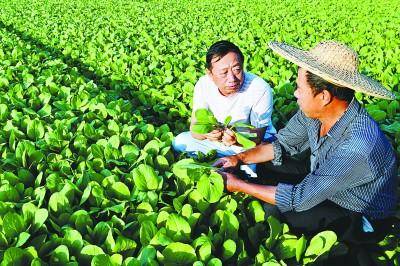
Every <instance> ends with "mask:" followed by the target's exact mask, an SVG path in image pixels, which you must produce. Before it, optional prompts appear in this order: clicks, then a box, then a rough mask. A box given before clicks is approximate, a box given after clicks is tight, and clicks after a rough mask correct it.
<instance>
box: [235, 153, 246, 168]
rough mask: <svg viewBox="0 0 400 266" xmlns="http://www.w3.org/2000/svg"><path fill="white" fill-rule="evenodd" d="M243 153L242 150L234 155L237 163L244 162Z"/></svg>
mask: <svg viewBox="0 0 400 266" xmlns="http://www.w3.org/2000/svg"><path fill="white" fill-rule="evenodd" d="M244 155H245V154H244V153H243V152H242V153H238V154H236V155H234V156H235V157H236V159H237V160H238V163H239V165H240V164H245V158H244V157H245V156H244Z"/></svg>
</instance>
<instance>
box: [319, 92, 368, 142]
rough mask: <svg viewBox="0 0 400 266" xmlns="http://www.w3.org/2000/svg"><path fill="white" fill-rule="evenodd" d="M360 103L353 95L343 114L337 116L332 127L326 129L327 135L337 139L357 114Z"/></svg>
mask: <svg viewBox="0 0 400 266" xmlns="http://www.w3.org/2000/svg"><path fill="white" fill-rule="evenodd" d="M360 108H361V105H360V104H359V103H358V101H357V100H356V98H355V97H354V98H353V100H351V102H350V104H349V106H348V107H347V109H346V111H345V112H344V114H343V115H342V116H341V117H340V118H339V120H338V121H337V122H336V123H335V124H334V125H333V127H332V128H331V129H330V130H329V131H328V133H327V135H328V136H329V137H332V138H335V139H338V138H340V137H341V136H342V135H343V132H344V131H345V130H346V129H347V127H348V126H349V125H350V123H351V121H353V119H354V118H355V117H356V116H357V114H359V112H360Z"/></svg>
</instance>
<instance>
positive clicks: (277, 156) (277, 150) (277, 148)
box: [271, 140, 282, 165]
mask: <svg viewBox="0 0 400 266" xmlns="http://www.w3.org/2000/svg"><path fill="white" fill-rule="evenodd" d="M272 148H273V150H274V159H273V160H272V161H271V163H272V164H273V165H282V147H281V144H280V143H279V141H278V140H275V141H274V142H272Z"/></svg>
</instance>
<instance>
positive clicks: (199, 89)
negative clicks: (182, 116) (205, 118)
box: [192, 79, 208, 112]
mask: <svg viewBox="0 0 400 266" xmlns="http://www.w3.org/2000/svg"><path fill="white" fill-rule="evenodd" d="M202 83H204V82H202V80H201V79H200V80H199V81H197V83H196V85H195V86H194V92H193V109H192V110H193V112H195V111H196V110H197V109H201V108H207V109H208V104H207V101H206V98H205V97H204V90H205V89H206V88H205V87H204V86H202Z"/></svg>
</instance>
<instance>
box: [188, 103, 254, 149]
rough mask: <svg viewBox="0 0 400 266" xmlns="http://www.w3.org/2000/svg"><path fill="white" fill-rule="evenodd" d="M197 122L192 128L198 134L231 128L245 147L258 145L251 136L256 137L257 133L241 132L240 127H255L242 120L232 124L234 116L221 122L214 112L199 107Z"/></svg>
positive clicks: (196, 113) (196, 116) (196, 114)
mask: <svg viewBox="0 0 400 266" xmlns="http://www.w3.org/2000/svg"><path fill="white" fill-rule="evenodd" d="M195 118H196V123H195V124H194V125H193V126H192V130H193V132H195V133H198V134H206V133H209V132H211V131H213V130H215V129H218V130H222V131H224V130H226V129H230V130H232V131H233V133H234V134H235V137H236V141H237V142H238V143H239V144H240V145H242V146H243V148H245V149H249V148H253V147H255V146H256V143H255V142H254V141H252V140H250V139H249V138H254V137H256V136H257V134H256V133H250V132H239V131H238V129H240V128H248V129H252V128H254V127H253V126H251V125H248V124H246V123H242V122H235V123H233V124H230V122H231V121H232V117H231V116H228V117H226V118H225V121H224V123H220V122H218V121H217V119H216V118H215V117H214V115H213V113H212V112H211V111H210V110H208V109H198V110H196V112H195Z"/></svg>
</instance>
